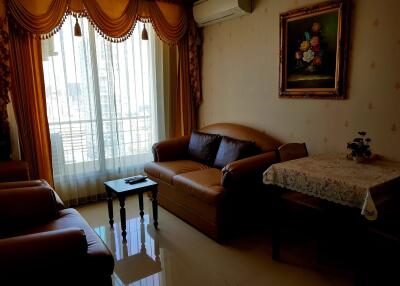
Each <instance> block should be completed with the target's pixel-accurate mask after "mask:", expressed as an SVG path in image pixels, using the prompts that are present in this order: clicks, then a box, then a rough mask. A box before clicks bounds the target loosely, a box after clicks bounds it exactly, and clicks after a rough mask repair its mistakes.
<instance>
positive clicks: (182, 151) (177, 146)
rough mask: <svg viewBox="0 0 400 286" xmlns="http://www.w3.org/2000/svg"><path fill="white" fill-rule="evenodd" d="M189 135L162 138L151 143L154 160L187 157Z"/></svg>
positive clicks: (162, 160)
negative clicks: (162, 139)
mask: <svg viewBox="0 0 400 286" xmlns="http://www.w3.org/2000/svg"><path fill="white" fill-rule="evenodd" d="M189 141H190V136H183V137H178V138H173V139H168V140H164V141H161V142H158V143H155V144H154V145H153V148H152V150H153V156H154V161H155V162H164V161H175V160H180V159H185V158H187V150H188V147H189Z"/></svg>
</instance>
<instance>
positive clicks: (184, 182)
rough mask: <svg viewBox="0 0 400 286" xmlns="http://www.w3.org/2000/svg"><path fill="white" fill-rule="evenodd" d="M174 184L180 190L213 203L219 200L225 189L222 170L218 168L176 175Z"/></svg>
mask: <svg viewBox="0 0 400 286" xmlns="http://www.w3.org/2000/svg"><path fill="white" fill-rule="evenodd" d="M173 184H174V186H175V187H176V188H178V189H179V190H180V191H183V192H187V193H188V194H190V195H192V196H194V197H196V198H198V199H199V200H202V201H204V202H205V203H207V204H213V205H215V204H216V203H217V202H218V200H219V198H220V197H221V195H222V194H223V191H224V188H223V187H222V186H221V170H219V169H216V168H209V169H206V170H200V171H193V172H188V173H183V174H180V175H176V176H174V178H173Z"/></svg>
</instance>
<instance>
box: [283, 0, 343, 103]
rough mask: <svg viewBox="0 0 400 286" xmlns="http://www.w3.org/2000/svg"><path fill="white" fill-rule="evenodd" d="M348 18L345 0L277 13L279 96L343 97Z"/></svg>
mask: <svg viewBox="0 0 400 286" xmlns="http://www.w3.org/2000/svg"><path fill="white" fill-rule="evenodd" d="M349 17H350V3H349V1H347V0H335V1H328V2H323V3H319V4H315V5H312V6H307V7H303V8H299V9H294V10H290V11H288V12H285V13H282V14H280V77H279V96H280V97H283V98H286V97H287V98H320V99H321V98H322V99H327V98H329V99H344V98H345V93H346V74H347V58H348V42H349V41H348V38H349V24H350V21H349Z"/></svg>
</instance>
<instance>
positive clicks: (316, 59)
mask: <svg viewBox="0 0 400 286" xmlns="http://www.w3.org/2000/svg"><path fill="white" fill-rule="evenodd" d="M321 29H322V27H321V24H320V23H318V22H314V23H313V24H312V26H311V28H310V29H309V30H307V31H305V32H304V38H303V39H301V40H300V43H299V49H298V50H297V51H296V52H295V54H294V56H295V58H296V66H295V69H296V70H298V71H299V72H309V73H315V72H317V71H318V70H319V68H320V67H321V65H322V63H323V56H324V50H323V49H322V48H321V42H322V30H321Z"/></svg>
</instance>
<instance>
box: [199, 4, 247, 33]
mask: <svg viewBox="0 0 400 286" xmlns="http://www.w3.org/2000/svg"><path fill="white" fill-rule="evenodd" d="M251 10H252V0H199V1H197V2H195V3H194V4H193V15H194V19H195V21H196V23H197V24H198V25H199V26H200V27H204V26H208V25H212V24H215V23H218V22H222V21H226V20H228V19H232V18H235V17H239V16H242V15H245V14H248V13H251Z"/></svg>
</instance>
